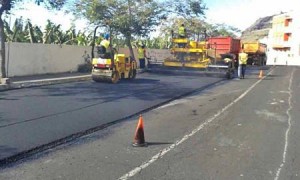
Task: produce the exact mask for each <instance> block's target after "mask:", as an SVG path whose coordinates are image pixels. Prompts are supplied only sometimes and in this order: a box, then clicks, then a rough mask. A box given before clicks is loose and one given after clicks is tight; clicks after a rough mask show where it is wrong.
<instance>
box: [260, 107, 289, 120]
mask: <svg viewBox="0 0 300 180" xmlns="http://www.w3.org/2000/svg"><path fill="white" fill-rule="evenodd" d="M255 114H257V115H259V116H265V117H267V118H268V119H272V120H273V119H275V120H277V121H279V122H286V121H287V119H286V117H284V116H280V115H279V114H276V113H273V112H270V111H268V110H266V109H263V110H255Z"/></svg>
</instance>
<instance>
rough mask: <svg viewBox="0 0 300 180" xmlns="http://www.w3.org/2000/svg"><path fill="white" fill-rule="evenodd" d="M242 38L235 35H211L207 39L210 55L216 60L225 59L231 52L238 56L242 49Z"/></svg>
mask: <svg viewBox="0 0 300 180" xmlns="http://www.w3.org/2000/svg"><path fill="white" fill-rule="evenodd" d="M240 43H241V41H240V39H235V38H233V37H230V36H227V37H210V38H208V40H207V46H208V49H209V53H208V56H210V57H212V58H215V59H216V60H221V59H224V56H226V55H228V54H231V55H234V56H236V57H237V55H238V53H239V52H240V49H241V44H240Z"/></svg>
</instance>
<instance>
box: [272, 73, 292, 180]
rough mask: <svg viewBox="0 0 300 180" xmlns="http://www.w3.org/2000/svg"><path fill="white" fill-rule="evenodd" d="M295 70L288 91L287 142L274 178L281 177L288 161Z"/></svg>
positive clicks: (276, 179)
mask: <svg viewBox="0 0 300 180" xmlns="http://www.w3.org/2000/svg"><path fill="white" fill-rule="evenodd" d="M294 72H295V69H293V72H292V74H291V77H290V84H289V89H288V91H287V93H288V94H289V100H288V101H289V108H288V109H287V110H286V114H287V116H288V128H287V130H286V132H285V144H284V151H283V155H282V162H281V164H280V166H279V168H278V169H277V172H276V176H275V178H274V180H278V179H279V176H280V172H281V169H282V168H283V166H284V165H285V162H286V154H287V148H288V145H289V132H290V129H291V126H292V124H291V114H290V111H291V110H292V109H293V106H292V92H293V91H292V82H293V77H294Z"/></svg>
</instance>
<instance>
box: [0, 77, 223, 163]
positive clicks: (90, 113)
mask: <svg viewBox="0 0 300 180" xmlns="http://www.w3.org/2000/svg"><path fill="white" fill-rule="evenodd" d="M220 80H221V79H220V78H204V77H195V76H174V75H172V76H166V75H153V74H147V73H143V74H139V76H138V78H137V79H136V80H134V81H122V82H120V83H118V84H107V83H95V82H93V81H86V82H78V83H67V84H59V85H51V86H42V87H35V88H28V89H20V90H12V91H6V92H0V102H1V103H0V159H5V158H7V157H11V156H14V155H16V154H19V153H22V152H26V151H29V150H31V149H34V148H36V147H40V146H43V145H45V144H49V143H51V142H55V141H57V140H59V139H62V140H61V141H60V142H61V143H63V142H64V141H66V139H63V138H65V137H69V139H70V138H73V137H74V136H76V134H77V133H79V132H85V131H86V130H89V129H91V128H95V127H98V129H99V128H100V129H101V128H102V126H103V125H105V124H107V123H112V122H115V121H118V120H120V119H122V118H125V117H128V116H130V115H134V114H136V113H139V112H141V111H144V110H145V109H148V108H151V107H155V106H157V105H159V104H161V103H164V102H166V101H169V100H171V99H173V98H176V97H180V96H181V95H184V94H187V93H190V92H192V91H195V90H197V89H201V88H204V87H206V86H208V85H210V84H212V83H215V82H218V81H220ZM72 135H73V136H72ZM57 143H58V142H56V143H54V144H57Z"/></svg>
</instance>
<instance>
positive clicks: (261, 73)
mask: <svg viewBox="0 0 300 180" xmlns="http://www.w3.org/2000/svg"><path fill="white" fill-rule="evenodd" d="M262 77H263V70H260V72H259V76H258V78H262Z"/></svg>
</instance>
